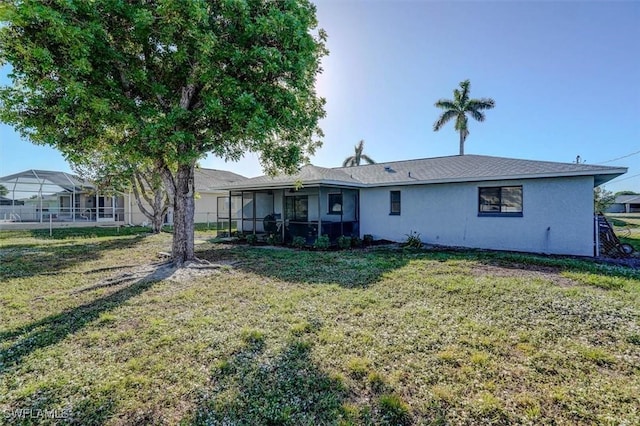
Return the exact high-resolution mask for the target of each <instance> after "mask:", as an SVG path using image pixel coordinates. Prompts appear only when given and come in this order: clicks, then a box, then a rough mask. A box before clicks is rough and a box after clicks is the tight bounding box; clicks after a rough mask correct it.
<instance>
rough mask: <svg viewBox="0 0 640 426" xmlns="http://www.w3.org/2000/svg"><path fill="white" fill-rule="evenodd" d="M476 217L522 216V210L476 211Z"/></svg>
mask: <svg viewBox="0 0 640 426" xmlns="http://www.w3.org/2000/svg"><path fill="white" fill-rule="evenodd" d="M478 217H522V212H519V213H487V212H481V213H478Z"/></svg>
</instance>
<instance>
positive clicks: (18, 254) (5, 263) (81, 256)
mask: <svg viewBox="0 0 640 426" xmlns="http://www.w3.org/2000/svg"><path fill="white" fill-rule="evenodd" d="M143 239H144V235H136V236H134V237H129V238H119V239H113V240H106V241H95V240H87V241H86V242H75V243H74V244H51V245H38V244H28V245H25V244H14V245H6V244H5V245H2V246H0V279H8V278H17V277H31V276H34V275H40V274H49V275H51V274H55V273H56V272H57V271H60V270H63V269H66V268H70V267H72V266H74V265H77V264H80V263H84V262H89V261H92V260H97V259H100V258H101V257H102V255H103V253H104V252H105V251H109V250H117V249H126V248H131V247H134V246H136V245H137V244H138V243H140V242H141V241H142V240H143Z"/></svg>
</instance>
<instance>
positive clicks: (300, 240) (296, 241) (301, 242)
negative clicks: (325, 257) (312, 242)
mask: <svg viewBox="0 0 640 426" xmlns="http://www.w3.org/2000/svg"><path fill="white" fill-rule="evenodd" d="M291 245H292V246H293V247H296V248H302V247H304V246H306V245H307V240H305V239H304V237H300V236H297V237H293V240H292V241H291Z"/></svg>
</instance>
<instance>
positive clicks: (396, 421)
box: [378, 394, 411, 425]
mask: <svg viewBox="0 0 640 426" xmlns="http://www.w3.org/2000/svg"><path fill="white" fill-rule="evenodd" d="M378 405H379V407H380V413H381V414H382V419H383V422H384V423H383V424H388V425H408V424H411V410H410V408H409V405H408V404H407V403H406V402H404V401H403V400H402V398H400V397H399V396H398V395H396V394H387V395H381V396H380V398H378Z"/></svg>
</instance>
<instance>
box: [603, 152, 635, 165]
mask: <svg viewBox="0 0 640 426" xmlns="http://www.w3.org/2000/svg"><path fill="white" fill-rule="evenodd" d="M637 154H640V151H636V152H632V153H631V154H627V155H623V156H622V157H618V158H614V159H613V160H608V161H603V162H601V163H596V164H607V163H613V162H614V161H618V160H622V159H623V158H627V157H631V156H632V155H637Z"/></svg>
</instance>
